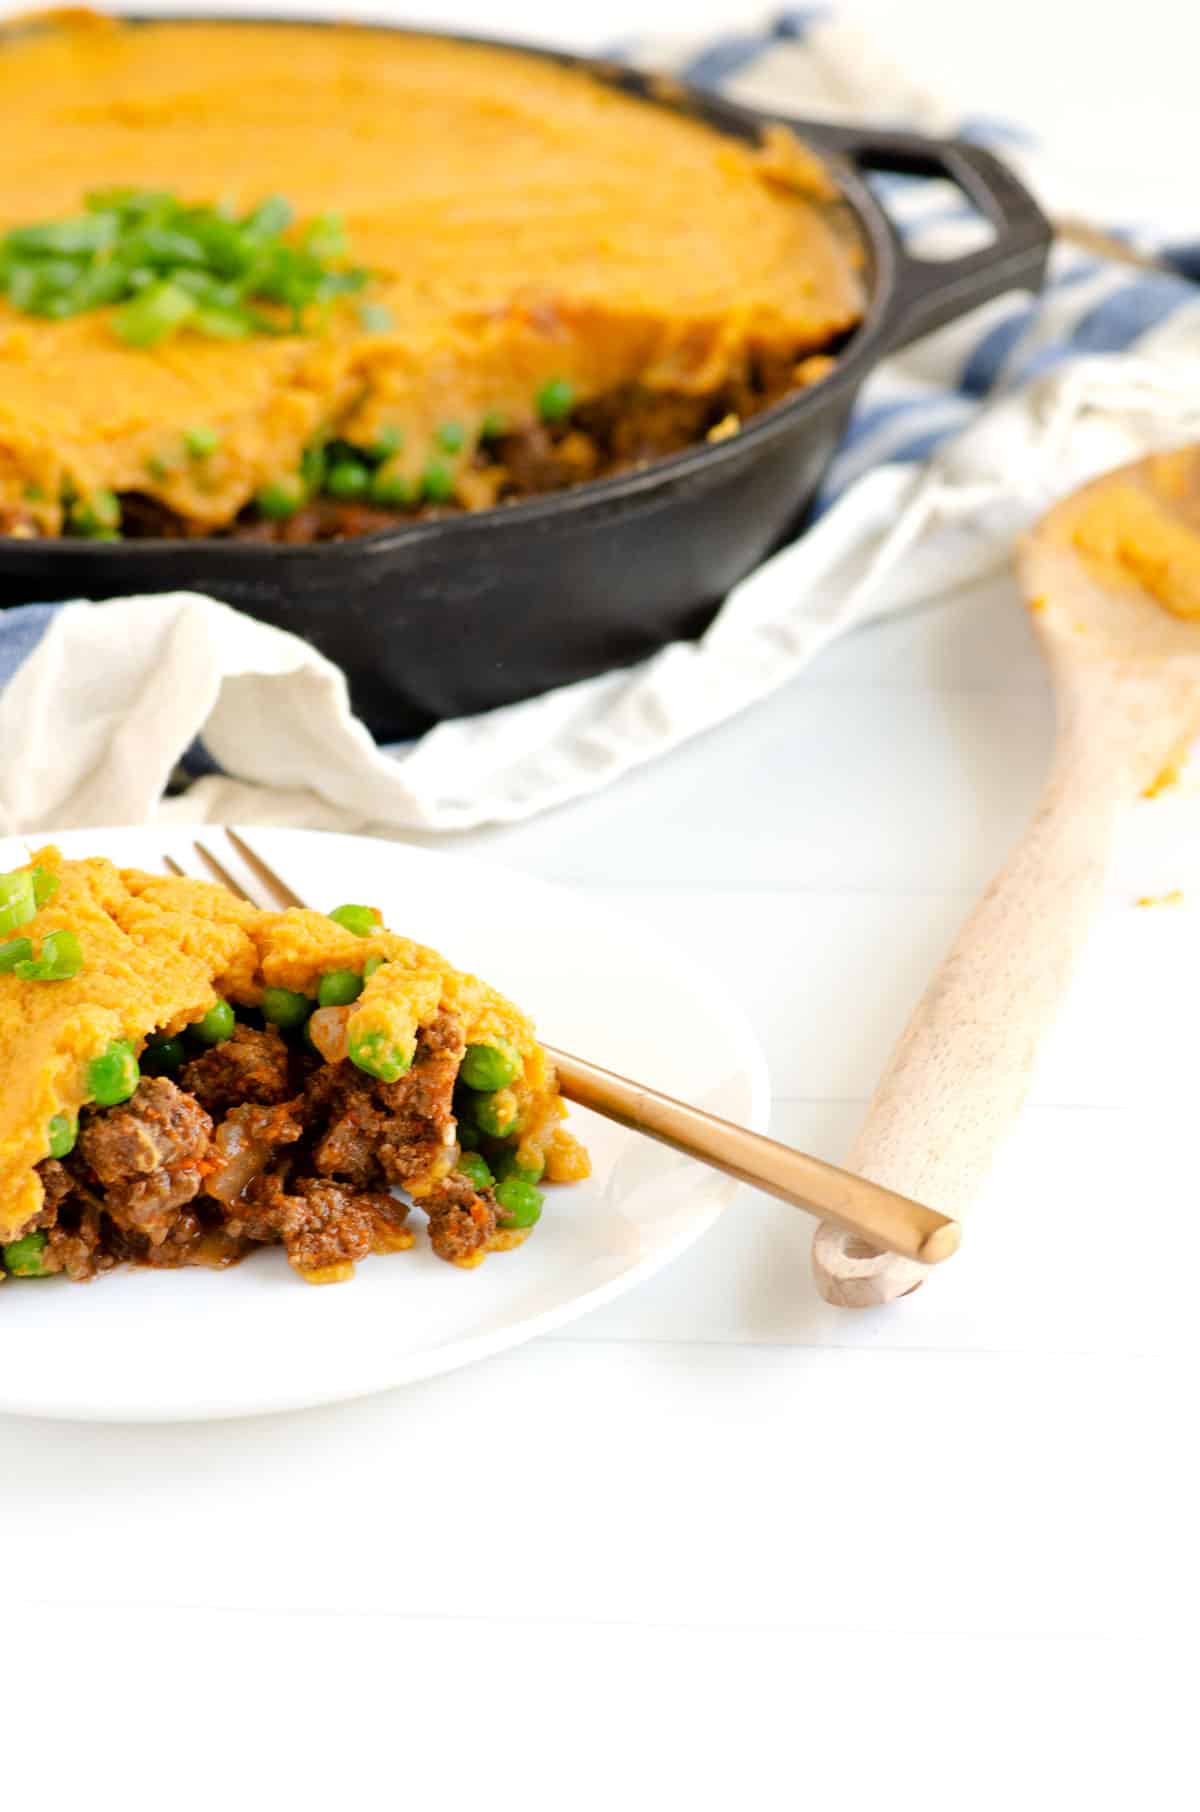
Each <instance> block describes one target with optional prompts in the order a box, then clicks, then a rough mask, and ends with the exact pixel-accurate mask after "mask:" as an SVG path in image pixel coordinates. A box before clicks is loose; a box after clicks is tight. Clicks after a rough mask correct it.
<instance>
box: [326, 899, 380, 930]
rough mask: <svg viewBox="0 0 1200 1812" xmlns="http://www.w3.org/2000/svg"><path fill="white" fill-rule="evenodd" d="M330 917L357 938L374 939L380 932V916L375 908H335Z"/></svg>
mask: <svg viewBox="0 0 1200 1812" xmlns="http://www.w3.org/2000/svg"><path fill="white" fill-rule="evenodd" d="M329 916H330V918H331V919H332V920H333V922H334V924H335V925H340V926H341V927H342V930H343V931H352V932H353V933H354V935H355V937H374V936H375V934H376V932H377V931H378V930H379V914H378V913H377V912H376V910H375V908H374V907H373V906H335V907H334V909H333V911H332V912H331V913H330V914H329Z"/></svg>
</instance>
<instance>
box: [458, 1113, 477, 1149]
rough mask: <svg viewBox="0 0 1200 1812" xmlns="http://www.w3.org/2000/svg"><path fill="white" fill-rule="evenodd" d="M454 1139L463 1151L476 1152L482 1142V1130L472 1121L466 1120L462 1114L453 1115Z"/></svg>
mask: <svg viewBox="0 0 1200 1812" xmlns="http://www.w3.org/2000/svg"><path fill="white" fill-rule="evenodd" d="M455 1126H456V1128H457V1131H456V1137H457V1139H458V1143H459V1145H460V1146H461V1148H462V1150H463V1151H478V1150H479V1147H480V1145H481V1144H482V1142H483V1132H482V1129H481V1128H480V1127H478V1126H476V1124H475V1122H474V1120H468V1119H466V1118H465V1116H464V1115H462V1114H456V1115H455Z"/></svg>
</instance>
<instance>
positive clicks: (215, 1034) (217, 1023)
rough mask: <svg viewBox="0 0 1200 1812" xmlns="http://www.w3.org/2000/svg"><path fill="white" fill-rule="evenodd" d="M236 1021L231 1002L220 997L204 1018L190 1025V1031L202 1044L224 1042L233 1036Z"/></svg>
mask: <svg viewBox="0 0 1200 1812" xmlns="http://www.w3.org/2000/svg"><path fill="white" fill-rule="evenodd" d="M236 1023H237V1021H236V1019H235V1018H234V1012H233V1008H232V1007H231V1006H230V1004H229V1002H228V1001H227V1000H221V999H219V998H218V999H217V1000H216V1001H215V1002H214V1003H213V1005H212V1006H211V1007H210V1008H209V1009H208V1012H207V1013H206V1014H205V1015H204V1017H203V1019H197V1020H196V1021H195V1022H194V1024H192V1025H190V1026H189V1027H188V1031H189V1032H190V1033H191V1035H192V1037H193V1038H195V1039H197V1040H198V1041H199V1042H200V1043H201V1044H224V1042H225V1040H226V1039H227V1038H232V1037H233V1028H234V1026H235V1025H236Z"/></svg>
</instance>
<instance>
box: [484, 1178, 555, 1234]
mask: <svg viewBox="0 0 1200 1812" xmlns="http://www.w3.org/2000/svg"><path fill="white" fill-rule="evenodd" d="M545 1199H546V1198H545V1196H544V1195H543V1194H542V1192H541V1190H540V1189H535V1188H534V1186H533V1184H532V1183H526V1182H523V1181H522V1179H521V1178H520V1177H505V1179H504V1181H503V1182H502V1183H497V1185H496V1206H497V1208H498V1209H499V1210H500V1214H499V1220H500V1225H501V1226H502V1227H532V1226H534V1225H536V1223H537V1222H538V1221H539V1220H541V1218H542V1203H543V1202H544V1201H545Z"/></svg>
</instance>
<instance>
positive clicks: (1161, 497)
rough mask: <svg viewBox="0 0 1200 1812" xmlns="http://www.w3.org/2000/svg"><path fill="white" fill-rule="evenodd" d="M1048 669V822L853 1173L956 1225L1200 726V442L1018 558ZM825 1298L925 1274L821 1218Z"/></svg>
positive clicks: (1011, 864)
mask: <svg viewBox="0 0 1200 1812" xmlns="http://www.w3.org/2000/svg"><path fill="white" fill-rule="evenodd" d="M1018 563H1019V569H1020V575H1021V580H1022V584H1023V588H1024V591H1025V595H1026V600H1027V602H1028V605H1029V609H1030V611H1031V613H1032V620H1033V624H1034V627H1035V629H1036V630H1037V634H1038V637H1039V639H1040V641H1041V644H1042V648H1043V651H1044V653H1045V655H1046V657H1047V659H1048V661H1049V663H1050V670H1051V673H1052V675H1053V679H1054V688H1055V696H1056V701H1057V707H1058V738H1057V744H1056V748H1055V754H1054V761H1053V765H1052V767H1051V770H1050V775H1049V779H1048V780H1047V783H1046V787H1045V790H1044V792H1043V794H1042V797H1041V800H1040V802H1039V804H1038V808H1037V811H1036V813H1035V815H1034V818H1033V821H1032V823H1031V824H1030V826H1029V828H1028V830H1027V831H1026V833H1025V835H1024V837H1023V838H1022V840H1021V842H1020V843H1019V844H1018V846H1017V848H1016V850H1015V851H1014V852H1013V854H1012V856H1011V857H1010V858H1009V860H1008V863H1007V865H1006V866H1005V867H1004V868H1003V869H1002V870H1001V872H1000V874H999V875H998V876H997V877H996V879H995V880H994V881H993V882H992V885H991V887H990V888H989V889H988V891H987V893H986V894H985V895H984V896H983V898H982V900H981V901H980V902H979V904H978V905H977V906H976V908H975V910H974V911H973V912H972V914H971V916H970V918H969V919H968V920H967V922H966V924H965V925H964V926H963V928H962V930H961V931H960V932H959V934H958V938H957V941H956V942H955V944H954V946H953V948H952V949H951V951H950V954H949V955H948V957H947V958H946V960H945V962H944V963H943V964H942V967H941V969H940V970H939V971H938V973H937V975H936V976H935V977H934V980H933V982H932V984H931V986H930V988H929V990H928V992H927V993H926V995H925V997H924V999H923V1000H922V1001H921V1003H920V1005H919V1006H918V1008H917V1010H916V1012H915V1013H914V1015H913V1017H912V1020H911V1021H910V1022H909V1025H908V1028H907V1030H906V1031H905V1033H904V1036H903V1037H902V1038H901V1040H900V1043H899V1045H898V1046H897V1047H896V1050H895V1051H894V1053H893V1055H892V1058H891V1061H890V1063H889V1065H888V1067H887V1070H886V1071H885V1073H884V1076H883V1080H882V1081H881V1082H880V1084H879V1087H878V1089H877V1090H876V1093H875V1097H874V1099H873V1100H872V1102H871V1105H870V1107H869V1109H868V1110H867V1117H866V1121H865V1123H864V1125H863V1127H862V1129H861V1131H860V1133H859V1135H858V1138H857V1140H856V1142H855V1144H854V1147H853V1149H852V1151H851V1153H850V1155H849V1158H848V1159H847V1165H848V1167H849V1169H851V1170H852V1171H855V1172H857V1173H859V1174H861V1175H864V1176H867V1177H870V1178H872V1179H873V1180H874V1181H875V1182H878V1183H883V1184H885V1185H886V1186H887V1187H888V1188H889V1189H894V1190H897V1191H898V1192H899V1193H901V1194H903V1195H906V1196H911V1197H913V1198H915V1199H916V1200H917V1201H920V1202H925V1203H926V1204H928V1206H929V1207H930V1208H935V1209H940V1210H941V1211H942V1213H944V1214H948V1215H951V1216H953V1217H954V1218H955V1219H958V1218H960V1217H961V1216H962V1214H963V1213H964V1212H965V1210H966V1208H967V1207H968V1205H969V1204H970V1202H971V1199H972V1197H973V1196H974V1194H975V1192H976V1190H977V1189H978V1187H979V1185H980V1183H981V1182H982V1180H983V1178H984V1176H985V1174H986V1172H987V1170H988V1167H989V1165H990V1163H991V1161H992V1157H993V1154H994V1153H995V1151H996V1148H997V1146H998V1145H999V1143H1000V1141H1001V1139H1002V1138H1003V1137H1004V1135H1005V1134H1006V1133H1007V1131H1008V1129H1009V1127H1010V1126H1011V1124H1012V1122H1013V1120H1014V1119H1015V1118H1016V1115H1017V1112H1018V1110H1019V1109H1020V1107H1021V1105H1022V1103H1023V1101H1024V1099H1025V1096H1026V1094H1027V1092H1028V1089H1029V1082H1030V1076H1031V1073H1032V1070H1033V1064H1034V1058H1035V1056H1036V1054H1037V1049H1038V1045H1039V1042H1040V1040H1041V1037H1042V1034H1043V1032H1044V1031H1045V1030H1046V1028H1047V1027H1048V1026H1049V1024H1050V1022H1051V1020H1052V1019H1053V1017H1054V1015H1055V1013H1056V1011H1057V1009H1058V1005H1059V1002H1060V1001H1061V999H1062V997H1063V993H1064V991H1065V988H1066V985H1067V981H1068V979H1069V977H1070V974H1071V970H1072V967H1073V965H1074V962H1075V958H1076V956H1077V954H1078V952H1079V950H1080V948H1081V946H1082V944H1083V941H1084V938H1085V935H1086V933H1087V930H1088V927H1089V924H1090V921H1091V918H1092V915H1093V913H1094V912H1095V910H1096V908H1097V906H1098V904H1099V902H1100V898H1101V894H1102V891H1103V886H1104V877H1105V871H1106V868H1107V864H1108V857H1109V852H1110V848H1111V845H1112V842H1113V838H1114V833H1115V831H1116V827H1117V823H1118V820H1119V818H1120V815H1121V813H1122V812H1123V810H1124V809H1125V807H1126V806H1128V805H1129V804H1131V803H1132V802H1133V801H1134V800H1136V799H1137V798H1138V796H1139V795H1140V794H1144V793H1146V792H1148V791H1152V790H1155V789H1156V788H1157V786H1158V785H1159V784H1161V783H1165V780H1166V779H1167V778H1171V777H1173V776H1174V773H1175V771H1176V770H1177V768H1178V766H1179V764H1180V763H1181V762H1182V760H1183V759H1184V756H1185V754H1186V751H1187V748H1188V745H1189V744H1190V743H1191V742H1192V740H1193V739H1194V738H1195V737H1196V736H1197V735H1198V734H1200V446H1191V447H1185V448H1182V449H1179V450H1177V451H1175V452H1172V453H1162V454H1155V455H1152V456H1151V457H1150V458H1148V459H1143V460H1139V461H1138V462H1137V463H1136V464H1135V465H1131V466H1125V467H1123V468H1121V469H1120V470H1118V471H1115V472H1110V473H1107V474H1105V476H1104V477H1103V478H1099V479H1096V480H1095V481H1094V482H1093V483H1092V484H1089V485H1085V486H1084V487H1083V488H1082V489H1081V490H1079V491H1076V492H1074V493H1073V494H1072V495H1071V496H1069V497H1067V498H1065V499H1064V500H1063V501H1062V502H1061V503H1059V504H1057V505H1056V506H1055V507H1054V508H1053V509H1052V510H1051V511H1050V512H1049V514H1048V515H1046V516H1044V517H1043V518H1042V520H1041V521H1040V522H1039V523H1038V524H1037V526H1036V528H1035V529H1034V530H1033V531H1032V533H1031V534H1030V535H1029V536H1028V537H1027V539H1026V540H1025V541H1024V543H1023V544H1022V546H1021V547H1020V549H1019V554H1018ZM813 1271H814V1274H815V1276H816V1280H817V1285H818V1287H819V1289H820V1291H821V1294H822V1295H823V1296H824V1297H825V1298H826V1299H827V1300H828V1301H829V1302H834V1303H840V1304H842V1305H844V1306H846V1307H849V1308H865V1307H868V1306H870V1305H872V1304H875V1303H882V1302H889V1301H891V1300H892V1299H893V1298H894V1297H896V1296H902V1295H906V1294H907V1293H908V1292H909V1291H910V1290H915V1289H916V1288H917V1286H918V1285H919V1284H920V1283H922V1282H923V1281H924V1279H925V1277H926V1275H927V1272H928V1267H927V1266H925V1265H922V1264H917V1263H914V1262H912V1261H911V1260H908V1259H903V1258H896V1257H895V1256H893V1255H890V1254H885V1253H880V1252H878V1251H874V1250H873V1249H872V1248H871V1247H870V1246H869V1245H868V1244H866V1243H865V1242H864V1241H863V1240H861V1239H859V1238H856V1237H855V1236H854V1235H853V1234H847V1233H846V1232H845V1231H844V1230H843V1229H840V1228H838V1227H836V1226H834V1225H833V1224H832V1223H831V1222H828V1221H826V1222H823V1223H822V1225H821V1226H820V1227H819V1228H818V1230H817V1233H816V1235H815V1238H814V1242H813Z"/></svg>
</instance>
